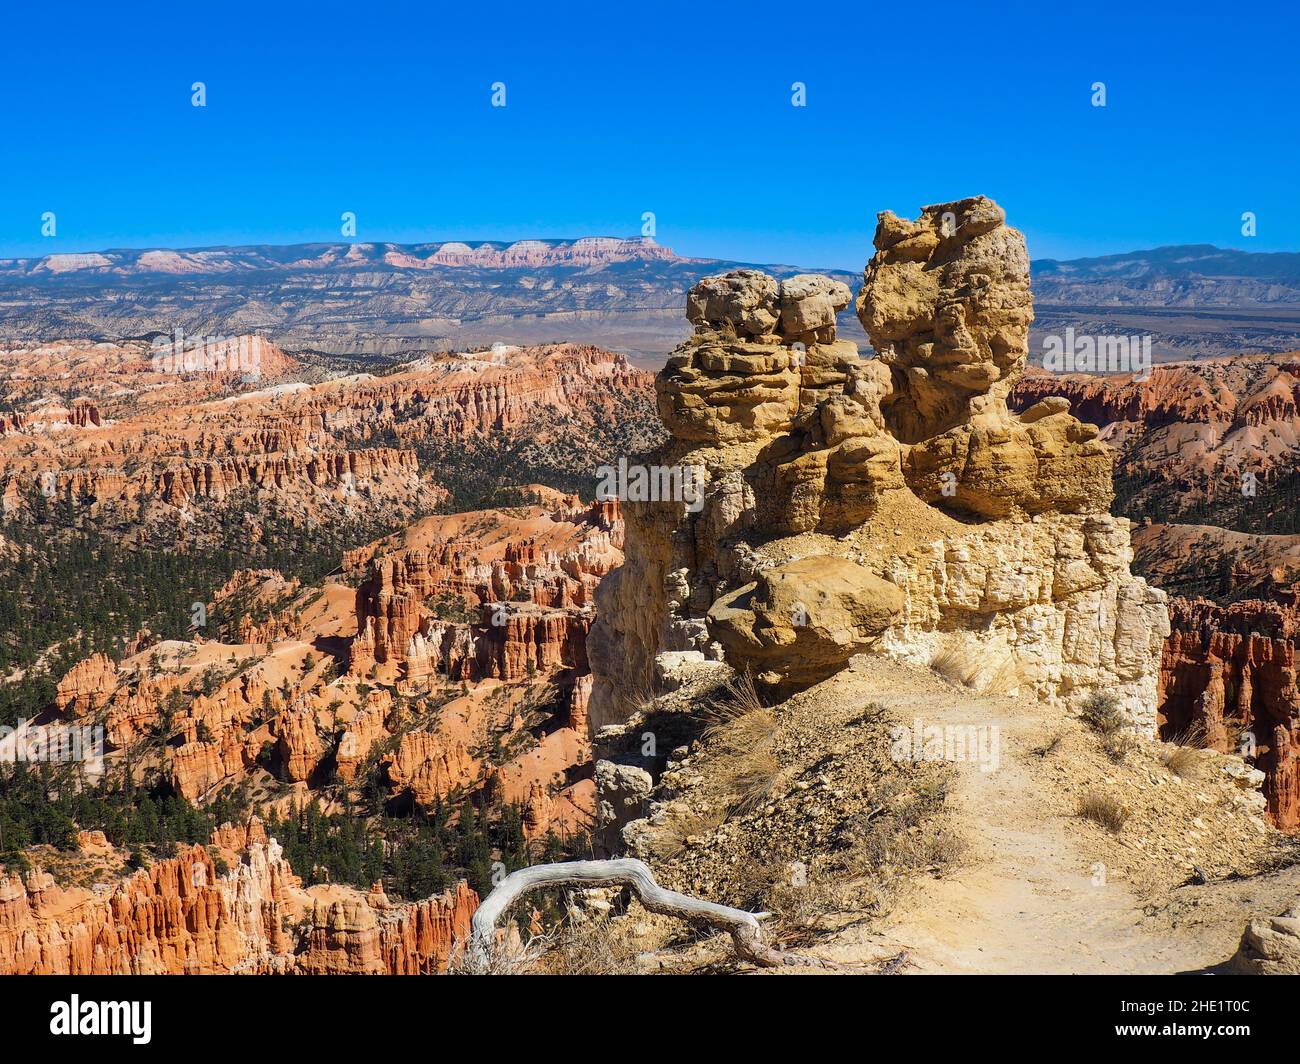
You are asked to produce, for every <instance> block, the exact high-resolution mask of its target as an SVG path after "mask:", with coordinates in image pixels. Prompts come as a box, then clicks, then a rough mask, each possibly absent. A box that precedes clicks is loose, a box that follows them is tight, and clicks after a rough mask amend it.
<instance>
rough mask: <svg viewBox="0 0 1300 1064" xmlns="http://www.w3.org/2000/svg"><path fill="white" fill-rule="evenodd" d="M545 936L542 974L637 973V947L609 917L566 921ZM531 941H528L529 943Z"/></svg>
mask: <svg viewBox="0 0 1300 1064" xmlns="http://www.w3.org/2000/svg"><path fill="white" fill-rule="evenodd" d="M543 937H544V938H545V939H546V943H545V946H546V948H545V952H543V953H542V955H541V958H540V962H539V964H538V966H537V971H538V972H539V973H540V974H543V975H636V973H637V964H636V958H637V951H636V949H635V948H634V947H633V946H632V945H631V943H629V942H628V941H627V939H626V938H625V937H624V936H623V935H622V934H621V932H620V929H619V928H618V927H617V926H616V925H615V924H614V923H613V922H611V921H609V920H588V921H586V922H585V923H572V922H570V923H566V924H565V925H564V926H563V927H561V928H560V929H559V930H558V931H556V932H553V933H552V934H550V935H547V936H543ZM530 945H531V943H530Z"/></svg>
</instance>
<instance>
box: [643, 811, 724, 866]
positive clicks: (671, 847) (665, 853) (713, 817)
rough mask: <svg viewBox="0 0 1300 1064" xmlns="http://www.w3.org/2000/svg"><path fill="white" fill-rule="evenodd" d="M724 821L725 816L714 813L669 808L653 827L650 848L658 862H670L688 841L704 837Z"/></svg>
mask: <svg viewBox="0 0 1300 1064" xmlns="http://www.w3.org/2000/svg"><path fill="white" fill-rule="evenodd" d="M724 819H725V814H718V813H716V812H714V813H709V814H707V815H706V814H704V813H697V812H695V811H685V810H682V809H679V808H670V809H669V810H668V812H667V813H666V814H665V815H664V817H663V818H662V819H661V820H660V821H659V822H658V823H656V824H655V825H654V831H653V835H652V836H651V843H650V848H651V850H652V851H653V853H654V855H655V856H656V857H657V858H659V859H660V860H664V861H670V860H672V859H673V858H674V857H677V856H679V855H680V854H681V853H682V852H683V851H684V850H685V849H686V847H687V846H689V845H690V840H691V839H692V838H695V837H697V836H700V835H705V834H707V833H708V832H710V831H712V830H713V829H714V828H716V827H717V826H718V825H719V824H721V823H722V821H723V820H724Z"/></svg>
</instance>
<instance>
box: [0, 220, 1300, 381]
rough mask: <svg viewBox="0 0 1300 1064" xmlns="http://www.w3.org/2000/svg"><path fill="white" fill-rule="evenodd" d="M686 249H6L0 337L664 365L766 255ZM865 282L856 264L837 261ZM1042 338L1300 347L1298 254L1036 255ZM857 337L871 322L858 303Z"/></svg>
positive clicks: (1197, 250) (579, 242) (460, 245)
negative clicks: (244, 341)
mask: <svg viewBox="0 0 1300 1064" xmlns="http://www.w3.org/2000/svg"><path fill="white" fill-rule="evenodd" d="M755 265H757V266H758V268H760V269H762V270H764V271H765V272H767V273H769V274H771V275H773V276H775V277H777V278H784V277H789V276H792V275H793V274H796V273H799V272H802V271H803V269H804V268H803V267H798V266H792V265H771V264H753V263H744V262H736V261H731V260H726V259H710V258H686V257H683V256H679V255H677V254H676V253H675V252H673V251H672V250H671V249H670V248H667V247H664V246H663V245H660V244H657V243H655V242H654V241H653V240H648V239H641V238H627V239H624V238H617V237H584V238H579V239H574V240H554V239H552V240H519V241H514V242H513V243H510V242H504V241H475V242H461V241H443V242H429V243H419V244H398V243H392V242H370V243H315V244H293V245H252V246H247V247H211V248H190V249H178V250H164V249H129V250H127V249H114V250H107V251H103V252H95V253H86V254H56V255H48V256H45V257H43V258H28V259H15V258H11V259H0V340H21V341H28V342H30V341H43V340H50V339H55V338H61V337H96V338H103V339H109V340H118V339H123V338H130V337H139V336H148V335H150V334H151V333H155V332H171V331H172V330H174V329H176V328H178V327H179V328H182V329H184V330H186V331H187V332H189V333H191V334H195V333H202V334H209V335H211V334H218V335H234V334H237V333H245V332H251V331H257V332H262V333H264V334H266V335H267V336H268V337H270V338H271V339H273V340H274V341H275V342H277V343H279V344H281V345H282V346H284V347H286V348H288V349H291V350H294V349H312V350H317V351H322V352H328V353H333V354H338V355H360V356H368V355H402V354H407V353H411V352H416V351H423V350H437V349H444V348H457V347H462V348H463V347H472V346H476V345H483V344H489V343H492V342H495V341H498V340H499V341H505V342H508V343H522V344H534V343H547V342H563V341H575V342H599V343H601V344H602V345H604V346H606V347H609V348H613V349H617V350H622V351H625V352H626V353H628V354H629V355H631V356H632V357H634V358H637V359H638V360H639V361H640V362H641V364H642V365H646V366H650V365H653V366H655V367H657V365H658V364H659V362H660V361H661V360H662V357H663V355H664V354H665V353H666V352H667V351H668V350H669V349H670V348H671V347H672V346H673V345H674V344H675V343H677V342H679V341H680V340H681V339H683V338H684V336H685V330H684V326H683V323H682V320H681V314H680V311H681V307H682V305H683V303H684V301H685V298H686V292H687V290H688V289H689V288H690V287H691V285H693V284H695V283H696V282H697V281H698V280H700V279H701V278H702V277H705V276H708V275H710V274H717V273H724V272H726V271H728V270H733V269H737V268H741V267H745V266H755ZM823 272H827V273H828V274H829V276H832V277H834V278H835V279H836V280H840V281H843V282H845V283H846V284H848V285H849V286H850V287H851V288H853V289H854V290H855V291H856V289H857V287H858V286H859V285H860V283H861V276H860V275H859V274H858V273H856V272H849V271H843V270H832V271H823ZM1032 275H1033V278H1034V285H1035V292H1036V296H1037V303H1038V315H1037V322H1036V326H1035V334H1036V335H1035V337H1034V338H1033V339H1032V340H1031V348H1030V350H1031V354H1033V353H1036V352H1037V350H1038V346H1039V345H1038V338H1039V337H1041V335H1043V334H1044V333H1047V332H1055V331H1059V330H1061V329H1064V328H1065V327H1066V326H1072V327H1073V328H1075V330H1076V331H1077V332H1080V333H1085V332H1086V333H1098V334H1101V333H1124V334H1129V333H1149V334H1150V335H1152V337H1153V341H1154V347H1155V351H1156V357H1157V358H1158V359H1168V358H1200V357H1208V356H1212V355H1224V354H1233V353H1237V352H1240V351H1286V350H1294V349H1295V348H1297V347H1300V254H1296V253H1287V252H1277V253H1269V254H1262V253H1253V252H1245V251H1238V250H1225V249H1220V248H1216V247H1213V246H1211V245H1206V244H1201V245H1186V246H1174V247H1163V248H1155V249H1152V250H1149V251H1135V252H1130V253H1126V254H1122V255H1108V256H1101V257H1095V258H1083V259H1074V260H1055V259H1043V260H1039V261H1036V262H1035V263H1033V266H1032ZM840 324H841V328H843V329H845V330H846V336H849V337H850V338H852V339H854V340H856V341H858V342H862V341H864V340H865V336H864V335H862V334H861V330H860V328H859V327H858V325H857V322H856V319H854V318H853V317H852V315H844V316H842V320H841V323H840Z"/></svg>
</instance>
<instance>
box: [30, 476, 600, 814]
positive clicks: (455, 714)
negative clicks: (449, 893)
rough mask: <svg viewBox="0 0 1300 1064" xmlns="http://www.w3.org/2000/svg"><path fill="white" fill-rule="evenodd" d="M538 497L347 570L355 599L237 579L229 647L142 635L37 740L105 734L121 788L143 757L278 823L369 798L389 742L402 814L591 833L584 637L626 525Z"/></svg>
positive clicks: (326, 589) (175, 785) (57, 706)
mask: <svg viewBox="0 0 1300 1064" xmlns="http://www.w3.org/2000/svg"><path fill="white" fill-rule="evenodd" d="M529 491H530V492H531V493H532V494H533V495H534V497H536V498H537V499H538V502H537V503H536V504H535V505H529V506H518V507H513V508H511V509H510V510H506V511H497V510H480V511H470V512H467V513H461V514H449V515H442V516H435V517H428V518H425V519H423V520H422V521H419V522H417V523H416V524H415V525H412V526H411V527H410V528H408V529H406V530H404V531H403V532H401V533H397V534H395V535H393V536H389V537H385V538H383V539H380V540H376V541H374V542H372V543H369V544H366V545H365V546H363V547H359V548H357V549H356V550H353V551H350V552H347V553H346V555H345V556H344V559H343V565H342V569H343V579H344V580H347V581H349V582H350V583H351V584H353V585H355V586H349V585H348V584H345V583H335V582H332V581H326V582H325V583H324V584H322V585H319V586H312V587H305V588H304V587H302V586H300V583H299V581H297V580H286V579H285V578H284V577H283V576H281V574H280V573H278V572H276V571H275V570H241V571H239V572H237V573H236V574H235V575H234V576H232V577H231V579H230V580H228V581H227V582H226V584H225V585H224V586H223V587H221V588H220V589H219V590H218V591H217V592H216V593H215V595H214V597H213V601H212V602H211V603H210V604H208V612H209V614H211V615H212V616H213V617H215V616H217V615H222V616H224V617H225V618H226V619H227V620H226V625H225V631H224V632H222V633H217V632H211V631H210V629H211V626H210V625H209V626H207V628H206V630H207V631H209V633H210V635H211V636H212V637H211V638H207V637H205V636H204V635H202V634H200V633H198V632H196V633H195V636H194V639H193V640H192V641H191V640H164V641H161V642H159V641H158V640H157V639H156V637H150V636H149V635H148V634H147V633H141V635H140V637H139V640H138V643H139V645H138V646H136V647H134V648H132V650H131V652H129V653H128V654H127V656H125V657H124V658H123V660H122V661H121V662H118V663H115V662H114V661H113V660H112V659H111V658H109V657H107V656H106V655H104V654H95V655H92V656H91V657H88V658H86V659H84V660H82V661H81V662H79V663H77V664H76V665H75V666H73V667H72V668H71V669H70V670H69V671H68V672H67V673H66V674H65V675H64V676H63V678H62V679H61V680H60V681H59V683H58V684H57V688H56V693H55V699H54V704H53V705H52V706H51V707H49V708H50V709H51V711H52V712H51V713H50V714H48V715H47V717H46V718H43V720H42V722H41V723H40V724H39V725H35V727H37V729H38V730H39V728H42V727H44V726H45V725H46V724H47V723H49V724H53V723H58V722H61V721H76V722H79V723H89V722H94V723H102V724H103V726H104V735H105V740H106V744H107V755H106V762H107V764H108V765H109V767H110V770H120V769H121V767H122V764H123V762H124V760H125V759H127V758H128V756H129V757H130V759H131V762H132V765H133V767H134V769H135V771H136V772H137V773H143V774H145V776H146V777H147V778H148V779H149V780H153V779H154V778H155V777H157V778H158V779H160V780H163V781H165V782H166V783H167V785H168V786H169V787H170V788H171V789H172V790H174V791H175V792H176V793H177V794H179V795H180V796H181V797H183V798H185V799H187V800H189V801H193V802H196V803H200V804H202V803H205V802H207V801H209V800H210V799H211V798H213V797H214V796H215V795H216V794H218V793H219V792H220V791H221V790H222V788H224V787H228V786H230V785H233V784H239V783H241V782H246V781H249V780H251V779H255V778H260V779H263V780H267V779H268V777H267V773H268V772H269V773H270V775H271V777H274V779H273V780H272V781H270V782H271V783H272V787H271V790H270V792H269V793H267V794H266V796H265V798H264V800H263V804H262V805H260V806H259V808H261V809H265V810H268V811H270V810H274V811H277V812H280V813H283V811H284V810H285V808H286V807H288V808H292V807H294V805H295V804H299V805H300V804H301V803H302V802H303V801H305V800H309V799H310V797H311V796H312V795H313V794H320V793H321V788H322V787H323V786H325V785H327V784H329V783H330V782H331V780H332V779H337V781H338V782H341V783H343V784H345V785H349V786H355V785H357V784H358V783H359V782H360V781H359V780H358V773H359V772H360V770H361V768H362V766H363V765H365V764H366V762H367V759H368V758H369V759H372V760H373V756H376V755H375V752H376V748H377V747H379V746H380V745H381V744H387V745H388V750H389V751H391V752H388V753H387V754H386V756H384V757H383V758H382V761H381V767H382V769H383V776H382V781H383V783H384V784H385V785H386V786H387V787H388V789H389V794H390V796H391V797H392V798H394V799H402V800H409V801H411V802H414V803H415V804H417V805H420V806H423V807H426V808H432V807H433V806H434V805H435V804H437V803H438V802H446V801H447V800H449V799H450V798H451V797H452V796H453V795H454V796H455V797H457V798H463V797H465V796H469V795H473V796H477V797H480V798H481V799H482V801H483V802H484V803H485V804H487V805H493V806H494V807H495V806H497V805H500V804H503V803H504V804H511V805H516V806H519V807H520V809H521V810H522V811H523V812H524V813H525V814H526V825H525V827H526V830H527V833H528V834H529V835H530V837H544V836H545V835H546V834H547V833H555V834H557V835H563V836H566V837H572V836H574V835H578V834H581V833H583V832H585V831H586V830H587V829H588V828H589V827H590V824H591V820H592V816H593V814H594V808H595V806H594V790H593V784H592V781H591V778H590V748H589V745H588V742H587V729H588V725H587V705H588V701H589V697H590V691H591V676H590V673H589V671H588V663H587V655H586V645H585V639H586V635H587V631H588V629H589V627H590V625H591V618H592V599H593V597H594V593H595V588H596V585H597V584H598V583H599V581H600V579H601V578H602V577H603V576H604V575H605V574H606V573H608V572H609V571H610V570H611V569H612V568H614V567H615V566H616V565H618V564H619V562H620V561H621V560H622V552H621V549H620V548H621V545H622V541H623V522H622V518H621V515H620V512H619V507H618V503H617V501H605V502H597V503H594V504H592V505H586V506H584V505H583V504H582V503H581V502H580V501H579V500H578V499H577V498H576V497H574V496H571V495H565V494H563V493H561V492H558V491H555V490H553V489H549V488H544V487H540V486H532V487H531V488H530V489H529ZM222 636H224V637H225V638H226V639H227V640H229V641H222ZM159 735H162V736H165V738H166V739H167V741H166V742H165V743H151V742H150V741H149V740H150V739H151V738H153V737H157V736H159Z"/></svg>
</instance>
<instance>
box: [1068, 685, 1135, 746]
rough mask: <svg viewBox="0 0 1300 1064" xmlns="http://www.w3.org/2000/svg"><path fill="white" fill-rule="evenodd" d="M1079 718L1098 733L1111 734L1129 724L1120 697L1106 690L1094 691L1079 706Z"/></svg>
mask: <svg viewBox="0 0 1300 1064" xmlns="http://www.w3.org/2000/svg"><path fill="white" fill-rule="evenodd" d="M1079 719H1080V720H1082V721H1083V722H1084V723H1085V724H1087V725H1088V727H1090V728H1091V729H1092V730H1093V731H1095V732H1096V733H1097V734H1098V735H1110V734H1112V733H1114V732H1117V731H1119V730H1120V729H1121V728H1123V727H1124V726H1125V724H1127V721H1126V720H1125V717H1124V711H1123V709H1121V708H1120V704H1119V699H1117V698H1116V697H1115V696H1114V695H1112V694H1108V693H1106V692H1104V691H1093V692H1092V694H1090V695H1089V696H1088V697H1087V698H1086V699H1084V701H1083V704H1082V705H1081V706H1080V707H1079Z"/></svg>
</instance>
